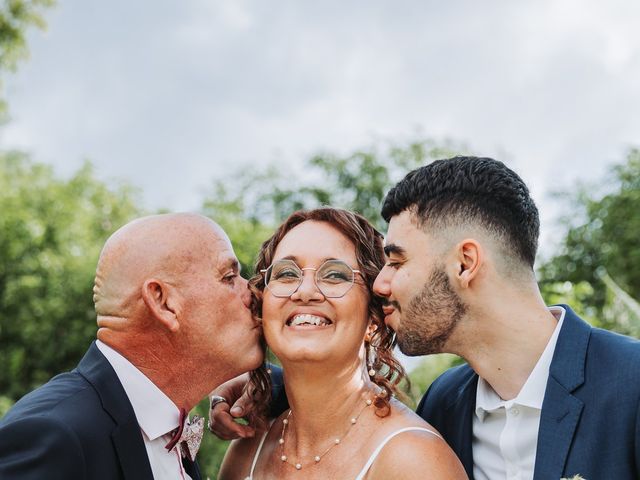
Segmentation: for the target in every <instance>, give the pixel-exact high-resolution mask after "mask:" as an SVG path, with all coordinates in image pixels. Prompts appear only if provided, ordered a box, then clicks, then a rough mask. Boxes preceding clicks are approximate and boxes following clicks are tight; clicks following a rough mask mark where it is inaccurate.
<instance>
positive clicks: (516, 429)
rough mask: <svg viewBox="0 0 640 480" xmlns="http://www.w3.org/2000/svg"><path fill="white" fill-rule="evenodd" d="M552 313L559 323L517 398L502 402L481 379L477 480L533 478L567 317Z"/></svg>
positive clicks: (475, 434)
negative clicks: (543, 414)
mask: <svg viewBox="0 0 640 480" xmlns="http://www.w3.org/2000/svg"><path fill="white" fill-rule="evenodd" d="M549 311H550V312H551V313H552V314H553V316H554V317H556V319H557V320H558V324H557V325H556V328H555V330H554V331H553V334H552V335H551V338H550V339H549V342H548V343H547V346H546V347H545V349H544V351H543V352H542V355H541V356H540V358H539V359H538V362H537V363H536V365H535V367H534V368H533V370H532V371H531V374H530V375H529V378H527V381H526V382H525V384H524V385H523V386H522V389H521V390H520V392H519V393H518V395H517V396H516V397H515V398H514V399H512V400H502V399H501V398H500V397H499V396H498V394H497V393H496V392H495V391H494V390H493V388H491V385H489V383H487V382H486V381H485V380H484V379H483V378H482V377H480V378H478V388H477V390H476V411H475V416H474V418H473V447H472V449H473V475H474V477H475V478H476V480H497V479H506V480H531V479H533V469H534V466H535V461H536V448H537V444H538V429H539V427H540V412H541V411H542V401H543V400H544V393H545V390H546V387H547V380H548V378H549V367H550V366H551V360H552V359H553V352H554V351H555V348H556V343H557V341H558V334H559V333H560V328H562V321H563V320H564V315H565V310H564V308H562V307H550V308H549Z"/></svg>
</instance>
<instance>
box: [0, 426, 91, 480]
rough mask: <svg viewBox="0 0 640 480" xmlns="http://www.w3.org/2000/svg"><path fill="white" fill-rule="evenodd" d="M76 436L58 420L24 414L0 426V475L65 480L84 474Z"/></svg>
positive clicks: (25, 479) (6, 479) (11, 478)
mask: <svg viewBox="0 0 640 480" xmlns="http://www.w3.org/2000/svg"><path fill="white" fill-rule="evenodd" d="M85 472H86V468H85V460H84V455H83V452H82V448H81V445H80V442H79V441H78V438H77V436H76V435H75V434H74V433H73V432H72V431H71V430H70V429H69V428H68V427H67V426H66V425H64V424H63V423H62V422H60V421H58V420H54V419H51V418H48V417H26V418H22V419H18V420H15V421H12V422H10V423H8V424H5V425H3V426H2V427H1V428H0V478H2V479H3V480H14V479H16V480H17V479H20V480H41V479H44V478H46V479H47V480H68V479H71V478H73V479H84V478H86V473H85Z"/></svg>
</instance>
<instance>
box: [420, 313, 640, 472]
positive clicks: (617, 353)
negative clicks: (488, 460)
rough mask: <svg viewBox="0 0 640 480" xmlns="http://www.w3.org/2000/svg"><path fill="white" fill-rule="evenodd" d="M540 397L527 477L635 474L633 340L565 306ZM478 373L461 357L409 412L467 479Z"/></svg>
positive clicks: (639, 455)
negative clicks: (430, 429)
mask: <svg viewBox="0 0 640 480" xmlns="http://www.w3.org/2000/svg"><path fill="white" fill-rule="evenodd" d="M562 307H564V308H565V309H566V311H567V313H566V315H565V318H564V321H563V324H562V328H561V330H560V334H559V337H558V342H557V344H556V349H555V352H554V355H553V360H552V362H551V366H550V369H549V380H548V381H547V389H546V392H545V396H544V401H543V403H542V412H541V417H540V429H539V431H538V446H537V453H536V462H535V470H534V476H533V478H534V480H558V479H559V478H561V477H571V476H573V475H576V474H580V475H582V477H584V478H585V479H587V480H599V479H603V480H605V479H616V480H623V479H625V480H638V479H640V342H639V341H637V340H635V339H632V338H629V337H625V336H622V335H617V334H615V333H612V332H608V331H606V330H601V329H598V328H593V327H591V326H590V325H589V324H587V323H586V322H584V321H583V320H582V319H580V318H579V317H578V316H577V315H576V314H575V313H574V312H573V311H572V310H571V309H570V308H569V307H568V306H566V305H562ZM477 384H478V375H477V374H476V373H475V372H474V371H473V370H472V369H471V367H469V366H468V365H462V366H459V367H455V368H452V369H450V370H448V371H446V372H445V373H443V374H442V375H441V376H440V377H438V378H437V379H436V381H435V382H433V384H432V385H431V387H430V388H429V390H428V391H427V393H426V394H425V395H424V397H423V398H422V401H421V402H420V404H419V405H418V409H417V412H418V414H419V415H420V416H422V418H424V419H425V420H426V421H428V422H429V423H431V424H432V425H433V426H434V427H435V428H437V429H438V430H439V431H440V433H441V434H442V435H443V437H444V438H445V440H446V441H447V442H448V443H449V445H450V446H451V448H452V449H453V450H454V451H455V453H456V454H457V455H458V457H460V459H461V460H462V463H463V465H464V467H465V470H466V471H467V475H468V476H469V478H471V479H473V455H472V438H473V435H472V422H473V415H475V403H476V386H477Z"/></svg>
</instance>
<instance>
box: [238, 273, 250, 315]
mask: <svg viewBox="0 0 640 480" xmlns="http://www.w3.org/2000/svg"><path fill="white" fill-rule="evenodd" d="M240 282H241V285H240V296H241V298H242V303H244V306H245V307H247V308H249V307H250V306H251V290H249V282H248V281H247V280H245V279H244V278H242V277H240Z"/></svg>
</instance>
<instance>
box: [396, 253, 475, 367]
mask: <svg viewBox="0 0 640 480" xmlns="http://www.w3.org/2000/svg"><path fill="white" fill-rule="evenodd" d="M466 310H467V307H466V305H465V304H464V303H462V300H461V299H460V297H459V296H458V295H457V294H456V293H455V292H454V291H453V289H452V288H451V284H450V283H449V277H448V276H447V273H446V272H445V270H444V266H443V265H438V266H437V267H435V268H434V270H433V272H432V273H431V275H429V278H428V280H427V281H426V283H425V284H424V285H423V287H422V290H421V291H420V292H419V293H418V294H416V295H415V296H414V297H413V298H412V299H411V301H410V302H409V305H408V306H407V308H406V309H405V311H404V313H401V317H400V325H399V326H398V332H397V339H398V346H399V347H400V350H401V351H402V353H404V354H405V355H409V356H416V355H428V354H431V353H442V351H443V347H444V344H445V343H446V341H447V340H448V339H449V337H450V336H451V334H452V333H453V331H454V329H455V327H456V325H457V324H458V323H459V322H460V320H461V318H462V317H463V316H464V314H465V312H466Z"/></svg>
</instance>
